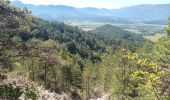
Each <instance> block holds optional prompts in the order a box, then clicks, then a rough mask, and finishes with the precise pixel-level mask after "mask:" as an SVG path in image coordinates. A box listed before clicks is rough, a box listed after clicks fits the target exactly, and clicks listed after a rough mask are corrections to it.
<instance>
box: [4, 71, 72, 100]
mask: <svg viewBox="0 0 170 100" xmlns="http://www.w3.org/2000/svg"><path fill="white" fill-rule="evenodd" d="M4 81H5V83H10V84H12V85H13V87H20V88H21V89H22V90H24V89H25V88H26V86H28V85H30V84H32V83H33V84H34V87H35V88H36V89H37V95H38V100H72V99H71V93H70V94H69V93H68V94H66V93H62V94H57V93H55V92H50V91H49V90H46V89H45V88H43V87H42V86H38V84H36V83H34V82H31V81H30V80H29V78H28V77H25V76H21V75H15V74H14V73H9V74H8V78H7V79H6V80H4ZM19 100H26V99H25V95H24V94H23V95H22V96H21V97H20V98H19ZM27 100H28V99H27ZM30 100H31V99H30Z"/></svg>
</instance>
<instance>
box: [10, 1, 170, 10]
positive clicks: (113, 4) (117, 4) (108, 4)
mask: <svg viewBox="0 0 170 100" xmlns="http://www.w3.org/2000/svg"><path fill="white" fill-rule="evenodd" d="M11 1H14V0H11ZM20 1H22V2H23V3H26V4H35V5H68V6H73V7H78V8H82V7H97V8H109V9H114V8H121V7H126V6H132V5H139V4H167V3H169V4H170V0H20Z"/></svg>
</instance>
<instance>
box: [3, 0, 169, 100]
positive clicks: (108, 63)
mask: <svg viewBox="0 0 170 100" xmlns="http://www.w3.org/2000/svg"><path fill="white" fill-rule="evenodd" d="M166 31H167V35H166V36H164V37H163V38H161V39H160V40H159V41H158V42H157V43H152V42H150V41H148V40H145V39H144V38H142V37H141V36H139V35H135V34H133V33H131V32H128V31H125V30H123V29H121V28H119V27H115V26H111V25H105V26H102V27H99V28H97V29H96V30H94V33H93V31H92V32H85V31H83V30H81V29H79V28H77V27H73V26H70V25H67V24H64V23H60V22H55V21H54V22H49V21H46V20H44V19H39V18H37V17H35V16H33V15H32V14H31V12H30V11H29V10H27V9H25V8H24V9H20V8H16V7H13V6H11V5H10V2H9V1H8V0H0V99H2V100H18V99H19V100H20V99H21V100H22V99H25V100H28V99H31V100H48V99H49V100H50V99H56V100H57V99H58V100H63V99H64V100H97V99H99V98H100V99H103V100H104V99H105V100H109V99H110V100H148V99H151V100H169V98H170V91H169V90H170V86H169V85H170V84H169V75H170V74H169V67H170V62H169V61H170V55H169V54H170V39H169V38H170V25H169V26H168V27H167V28H166ZM99 34H100V35H99Z"/></svg>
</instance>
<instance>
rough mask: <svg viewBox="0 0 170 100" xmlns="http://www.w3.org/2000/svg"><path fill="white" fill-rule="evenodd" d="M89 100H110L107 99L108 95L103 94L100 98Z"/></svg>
mask: <svg viewBox="0 0 170 100" xmlns="http://www.w3.org/2000/svg"><path fill="white" fill-rule="evenodd" d="M90 100H110V99H109V94H105V95H103V96H102V97H100V98H95V99H90Z"/></svg>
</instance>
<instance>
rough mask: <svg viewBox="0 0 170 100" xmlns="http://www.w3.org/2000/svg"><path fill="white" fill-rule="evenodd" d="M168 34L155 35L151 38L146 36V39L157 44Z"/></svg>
mask: <svg viewBox="0 0 170 100" xmlns="http://www.w3.org/2000/svg"><path fill="white" fill-rule="evenodd" d="M165 35H166V34H155V35H150V36H144V38H146V39H148V40H151V41H153V42H157V41H158V40H159V39H160V38H162V37H164V36H165Z"/></svg>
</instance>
